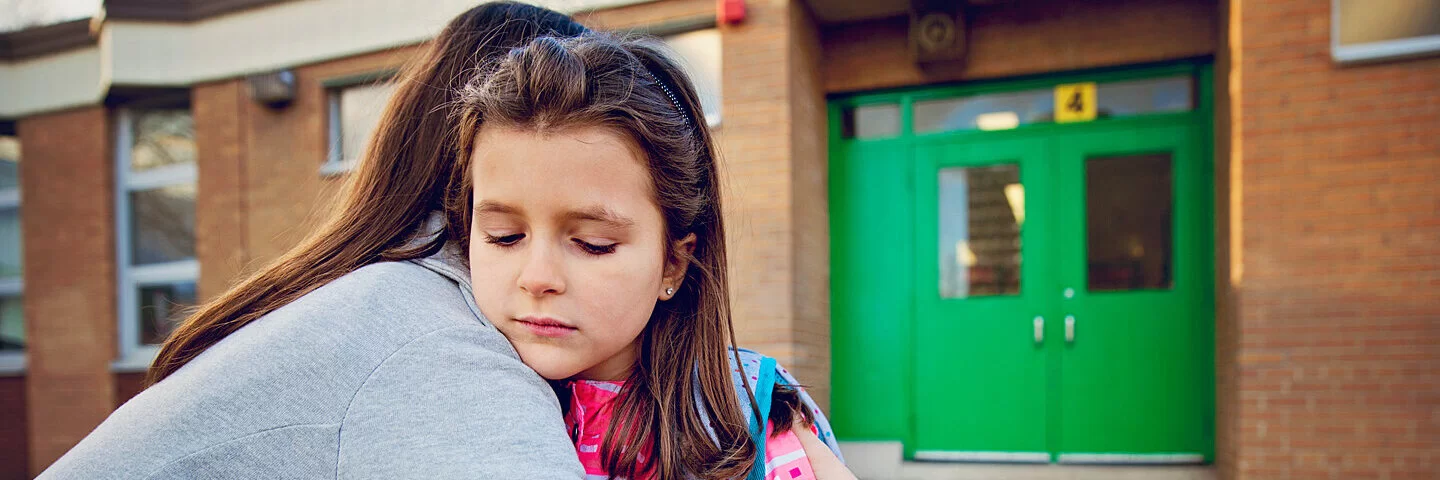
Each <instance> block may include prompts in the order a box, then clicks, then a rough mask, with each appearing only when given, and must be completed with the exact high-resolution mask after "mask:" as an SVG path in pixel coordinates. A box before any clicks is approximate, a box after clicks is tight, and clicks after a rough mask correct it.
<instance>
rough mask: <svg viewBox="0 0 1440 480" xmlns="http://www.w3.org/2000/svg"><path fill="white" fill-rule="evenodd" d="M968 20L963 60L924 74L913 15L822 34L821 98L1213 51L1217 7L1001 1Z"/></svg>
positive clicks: (1189, 1)
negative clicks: (914, 49)
mask: <svg viewBox="0 0 1440 480" xmlns="http://www.w3.org/2000/svg"><path fill="white" fill-rule="evenodd" d="M995 3H996V4H995V5H989V6H975V7H970V8H968V9H967V10H966V12H967V18H968V20H967V27H966V28H967V33H966V34H967V42H968V44H967V47H966V48H967V51H966V58H965V59H964V60H963V61H961V62H951V63H945V64H936V65H930V66H927V67H923V68H922V67H920V66H917V65H916V64H915V62H914V61H913V60H912V58H913V56H912V55H911V53H910V45H909V43H908V42H909V37H907V36H906V35H907V31H908V28H909V24H908V22H909V18H908V17H895V18H889V19H880V20H870V21H864V22H859V23H852V24H842V25H833V26H826V27H825V28H824V31H823V40H824V43H823V45H824V64H823V66H824V69H825V70H824V71H825V90H826V91H828V92H850V91H860V90H873V89H880V88H889V87H897V86H912V85H924V84H929V83H938V82H953V81H960V80H975V79H984V78H1001V77H1013V76H1018V75H1029V74H1037V73H1046V72H1057V71H1066V70H1078V69H1086V68H1097V67H1106V66H1118V65H1134V64H1140V63H1146V62H1156V61H1163V60H1171V59H1177V58H1188V57H1198V56H1204V55H1210V54H1212V53H1214V52H1215V48H1216V45H1217V35H1218V33H1219V29H1218V27H1217V26H1216V24H1217V18H1216V16H1217V11H1216V5H1215V2H1213V1H1206V0H1043V1H1027V2H995Z"/></svg>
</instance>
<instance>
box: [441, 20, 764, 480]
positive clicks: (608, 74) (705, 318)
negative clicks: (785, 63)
mask: <svg viewBox="0 0 1440 480" xmlns="http://www.w3.org/2000/svg"><path fill="white" fill-rule="evenodd" d="M460 102H461V103H462V105H461V107H460V108H458V109H456V111H457V112H458V113H459V115H460V119H459V120H460V121H459V122H457V128H459V129H460V131H459V135H458V139H459V144H458V145H457V148H456V153H457V155H458V156H460V157H461V158H462V163H464V164H465V165H466V166H467V168H469V167H470V166H471V165H472V162H471V161H470V160H469V157H470V155H471V152H473V151H474V149H475V148H477V146H476V145H475V142H476V141H477V138H478V133H479V131H480V129H481V128H488V127H489V126H491V125H495V126H501V127H507V128H518V129H527V130H531V131H544V132H555V131H563V130H565V129H572V128H586V127H598V128H603V129H607V130H609V131H612V132H615V133H616V134H618V135H620V136H621V137H623V138H626V139H627V140H629V141H631V142H633V145H634V146H635V147H637V148H638V149H639V151H641V152H644V156H645V157H646V158H644V159H643V161H644V162H646V167H647V170H648V171H649V175H650V179H651V182H650V183H651V186H652V187H653V191H652V192H651V193H652V194H653V195H654V200H655V203H656V205H657V206H659V208H660V212H661V216H662V218H663V219H664V221H665V235H666V239H667V242H666V245H675V242H676V241H677V240H679V239H682V238H685V236H686V235H689V234H694V235H695V238H696V242H695V248H694V251H693V253H689V254H687V253H686V252H684V251H678V250H676V251H669V252H667V256H668V258H669V259H671V260H674V259H678V258H683V259H685V260H688V264H689V265H690V267H689V269H688V270H687V272H686V274H685V275H686V276H685V281H683V282H682V283H681V287H680V289H679V290H678V291H676V292H675V294H674V296H673V298H671V299H670V300H669V301H666V302H660V303H659V304H657V305H656V308H655V312H654V313H653V314H652V316H651V317H650V320H649V323H647V324H646V326H645V328H644V330H643V331H642V332H641V334H640V335H641V336H640V340H639V342H640V355H639V358H638V359H637V361H636V362H637V364H636V365H635V367H634V369H633V370H632V373H631V374H630V376H629V377H628V378H627V379H626V383H625V390H624V393H623V394H622V395H621V396H620V397H619V398H618V399H617V400H616V403H615V405H614V417H613V418H614V421H613V423H612V424H611V425H610V426H609V429H608V431H607V434H606V435H605V441H604V444H603V445H602V447H601V452H600V453H601V458H602V459H603V463H604V468H605V469H606V471H607V472H609V474H610V475H612V476H614V477H617V478H620V477H623V478H640V477H642V476H644V475H645V474H653V475H656V476H658V478H666V479H669V478H685V477H686V476H687V475H694V476H697V477H699V478H738V477H744V476H745V474H746V473H747V471H748V470H749V469H750V467H751V466H752V465H753V464H754V461H755V459H754V456H755V445H754V444H753V443H752V442H751V441H750V438H749V436H748V430H747V427H746V419H745V416H744V414H743V412H741V411H740V407H739V404H738V401H737V395H736V389H735V384H734V383H733V381H732V380H731V378H732V377H731V371H730V363H729V361H728V359H727V358H726V357H727V355H728V352H729V345H730V343H731V342H730V341H731V339H732V338H734V328H733V327H732V326H731V323H730V295H729V291H728V289H727V286H726V285H727V283H726V259H725V228H724V225H723V222H722V218H723V217H722V215H721V209H720V188H719V178H718V173H717V161H716V149H715V145H714V140H713V139H712V138H711V133H710V130H709V128H708V127H707V126H706V124H705V119H704V116H703V115H701V111H700V101H699V98H698V97H697V95H696V93H695V88H694V87H693V86H692V85H691V83H690V80H689V79H688V78H686V76H685V74H684V73H683V72H682V70H681V69H680V67H679V66H678V65H677V64H676V63H675V62H673V61H672V60H670V59H669V58H667V57H666V55H664V54H662V51H661V50H660V49H659V48H657V47H655V46H652V45H651V44H650V43H647V42H644V41H638V40H621V39H616V38H613V37H610V36H608V35H602V34H589V35H582V36H579V37H575V38H548V37H542V38H539V39H536V40H535V41H533V42H531V43H530V44H529V45H528V46H526V47H524V48H519V49H515V50H512V51H511V52H510V54H509V55H508V56H507V57H506V58H505V59H504V60H503V61H500V62H497V63H494V64H493V70H489V71H487V72H486V73H485V74H483V75H479V76H477V77H476V78H475V81H474V82H473V83H471V84H470V85H467V86H466V87H465V90H464V92H463V94H462V95H461V96H460ZM482 123H483V124H484V126H483V127H482ZM478 148H484V145H480V146H479V147H478ZM471 184H472V182H471V181H470V176H469V175H468V174H467V175H466V176H465V178H464V179H462V186H463V187H464V190H463V191H462V192H459V194H457V195H456V197H455V198H454V200H453V201H452V202H451V208H452V215H463V216H467V217H468V215H469V208H470V202H471V198H472V196H473V194H472V192H471ZM742 377H743V376H742ZM745 385H746V387H747V390H748V381H747V382H746V383H745ZM697 394H698V399H697ZM707 421H708V424H709V426H710V427H711V428H713V430H714V438H713V439H712V437H711V433H710V432H709V431H708V430H707V428H706V424H707ZM640 452H650V454H649V458H648V459H647V460H646V461H644V462H641V461H640V460H639V458H638V457H639V454H640Z"/></svg>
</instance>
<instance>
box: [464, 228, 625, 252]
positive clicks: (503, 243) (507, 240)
mask: <svg viewBox="0 0 1440 480" xmlns="http://www.w3.org/2000/svg"><path fill="white" fill-rule="evenodd" d="M523 239H525V234H523V233H515V234H510V235H502V236H496V235H490V234H488V233H487V234H485V243H488V244H491V245H496V246H499V247H501V248H506V247H513V246H515V244H517V243H520V240H523ZM571 241H572V242H575V245H576V246H578V247H580V249H581V250H584V251H585V253H588V254H591V255H607V254H611V253H615V247H618V246H619V245H620V244H619V243H612V244H609V245H596V244H593V243H590V242H587V241H584V240H581V239H578V238H575V239H571Z"/></svg>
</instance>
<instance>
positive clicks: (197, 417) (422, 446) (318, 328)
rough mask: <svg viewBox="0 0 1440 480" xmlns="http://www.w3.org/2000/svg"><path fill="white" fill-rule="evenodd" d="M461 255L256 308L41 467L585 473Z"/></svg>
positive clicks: (238, 473) (77, 470) (450, 253)
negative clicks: (486, 310) (269, 308)
mask: <svg viewBox="0 0 1440 480" xmlns="http://www.w3.org/2000/svg"><path fill="white" fill-rule="evenodd" d="M458 255H459V252H456V251H454V250H453V249H446V250H444V251H442V252H441V253H439V254H436V255H435V256H432V257H430V258H426V259H421V260H413V261H408V262H386V263H379V264H374V265H369V266H366V267H363V268H361V269H359V270H356V271H355V272H353V273H350V274H349V275H346V276H344V277H341V278H340V279H338V280H336V281H334V282H331V283H330V284H328V285H325V286H323V287H320V288H319V289H317V290H315V291H313V292H311V293H310V294H308V295H305V296H304V297H302V298H300V299H299V300H297V301H295V302H294V303H291V304H289V305H287V306H285V307H282V308H280V309H278V310H275V311H274V312H271V313H270V314H268V315H265V316H264V317H261V318H260V319H258V320H256V321H255V322H254V323H252V324H250V325H247V326H245V327H244V328H241V329H240V330H239V331H238V332H236V333H234V334H232V335H230V336H229V337H227V338H225V339H224V340H223V341H221V342H220V343H218V344H216V345H215V346H213V347H211V348H210V349H209V350H206V351H205V353H203V354H201V355H200V356H199V357H198V358H196V359H195V360H194V361H192V362H190V363H189V364H188V365H186V366H185V367H184V368H181V369H180V370H179V371H178V372H176V373H175V374H174V375H171V376H170V377H169V378H167V379H165V380H164V381H162V382H160V383H159V384H157V385H155V386H153V387H151V388H149V389H146V390H145V391H144V392H141V393H140V394H139V395H138V396H136V397H135V398H134V399H132V400H130V401H129V402H126V403H125V405H123V406H121V407H120V408H119V409H118V410H116V411H115V412H114V413H113V414H111V415H110V417H109V418H108V419H106V420H105V422H104V423H102V424H100V426H99V427H97V428H96V429H95V431H94V432H91V433H90V435H89V436H87V437H86V438H85V439H84V440H82V441H81V442H80V444H78V445H76V446H75V448H74V449H72V450H70V452H69V453H67V454H65V456H64V457H62V458H60V460H58V461H56V462H55V464H54V465H52V466H51V467H50V468H49V469H48V470H46V471H45V472H44V473H41V474H40V477H39V478H41V479H71V478H74V479H109V478H126V479H129V478H205V479H241V478H244V479H251V478H267V479H269V478H307V479H308V478H344V479H350V478H384V479H390V478H537V479H538V478H547V479H548V478H573V479H578V478H583V477H584V475H583V470H582V469H581V467H580V463H579V461H578V460H577V459H576V455H575V446H574V444H572V443H571V441H570V439H569V437H568V436H567V435H566V433H565V427H564V425H563V423H562V420H561V415H560V406H559V404H558V403H557V401H556V399H555V396H554V394H553V393H552V392H551V390H550V388H549V387H548V386H547V385H546V383H545V382H544V381H543V380H542V379H541V378H540V377H539V376H538V375H536V374H535V372H534V371H531V370H530V369H529V368H528V367H526V366H525V364H523V363H521V362H520V358H519V356H518V355H516V353H515V350H514V349H513V348H512V347H511V346H510V344H509V342H506V341H505V337H503V336H501V335H500V333H499V332H498V331H496V330H495V328H494V327H493V326H491V325H490V324H489V323H488V322H487V321H486V320H485V319H484V317H483V316H481V315H480V313H479V309H478V308H477V307H476V306H475V302H474V299H473V297H472V296H471V293H470V287H469V283H470V278H469V272H468V271H466V270H465V268H464V267H463V264H461V263H460V262H458Z"/></svg>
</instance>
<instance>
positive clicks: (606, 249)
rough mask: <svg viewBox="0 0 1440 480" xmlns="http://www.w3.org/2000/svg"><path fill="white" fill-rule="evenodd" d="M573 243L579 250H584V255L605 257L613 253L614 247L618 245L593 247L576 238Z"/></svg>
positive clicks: (591, 244)
mask: <svg viewBox="0 0 1440 480" xmlns="http://www.w3.org/2000/svg"><path fill="white" fill-rule="evenodd" d="M574 242H575V244H576V245H579V246H580V249H581V250H585V253H589V254H591V255H606V254H611V253H615V247H617V246H619V245H620V244H619V243H612V244H609V245H595V244H593V243H589V242H586V241H584V240H581V239H578V238H577V239H574Z"/></svg>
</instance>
